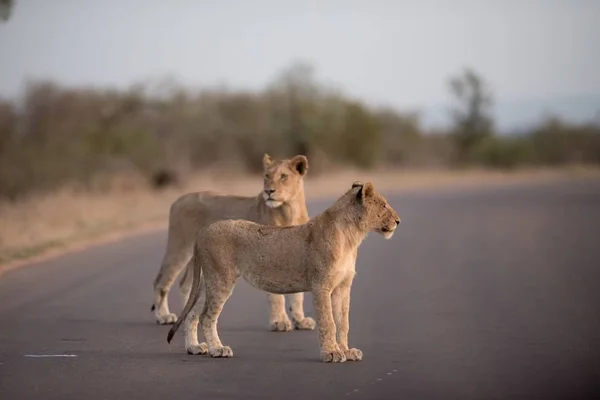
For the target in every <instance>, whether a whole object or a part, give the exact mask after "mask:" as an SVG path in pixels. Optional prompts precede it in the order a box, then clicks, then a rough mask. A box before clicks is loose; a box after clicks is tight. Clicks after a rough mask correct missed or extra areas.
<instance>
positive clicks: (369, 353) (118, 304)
mask: <svg viewBox="0 0 600 400" xmlns="http://www.w3.org/2000/svg"><path fill="white" fill-rule="evenodd" d="M384 194H385V195H386V196H387V197H388V200H389V201H390V203H391V204H392V206H393V207H394V208H395V209H396V210H397V211H398V213H399V214H400V216H401V218H402V223H401V224H400V226H399V229H398V230H397V232H396V234H395V235H394V237H393V238H392V239H391V240H389V241H387V240H385V239H384V238H383V237H382V236H379V235H377V234H371V235H370V236H369V237H368V239H367V240H366V241H365V242H364V243H363V245H362V247H361V248H360V250H359V256H358V263H357V271H358V274H357V277H356V279H355V281H354V285H353V288H352V302H351V312H350V344H351V346H353V347H358V348H360V349H361V350H363V352H364V360H363V361H362V362H346V363H343V364H324V363H321V362H320V361H319V349H318V341H317V333H316V331H312V332H301V331H294V332H289V333H274V332H270V331H268V329H267V327H268V308H267V306H268V304H267V296H266V294H265V293H263V292H260V291H258V290H256V289H253V288H252V287H250V286H249V285H247V284H246V283H245V282H243V281H242V280H240V281H239V283H238V285H237V287H236V289H235V291H234V294H233V296H232V297H231V298H230V300H229V302H228V303H227V304H226V305H225V308H224V311H223V313H222V315H221V318H220V320H219V329H220V335H221V339H222V340H223V342H224V343H225V344H227V345H230V346H231V347H232V348H233V350H234V355H235V357H234V358H232V359H211V358H210V357H207V356H191V355H188V354H186V353H185V351H184V348H183V330H180V331H178V332H177V335H176V336H175V338H174V339H173V342H172V343H171V344H170V345H169V344H167V341H166V336H167V332H168V330H169V326H160V325H157V324H155V323H154V320H153V315H152V313H151V312H150V305H151V302H152V280H153V278H154V276H155V274H156V272H157V270H158V267H159V264H160V261H161V257H162V253H163V251H164V247H165V242H166V231H160V232H155V233H150V234H145V235H140V236H136V237H131V238H127V239H124V240H122V241H120V242H118V243H112V244H106V245H102V246H98V247H94V248H91V249H87V250H84V251H80V252H76V253H71V254H66V255H63V256H61V257H59V258H55V259H52V260H49V261H45V262H42V263H38V264H34V265H30V266H25V267H21V268H18V269H15V270H13V271H9V272H7V273H6V274H4V275H3V276H2V277H1V278H0V399H2V400H12V399H15V400H19V399H44V400H49V399H89V400H95V399H165V400H171V399H173V400H174V399H177V400H183V399H237V398H248V399H325V398H328V399H337V398H340V399H342V398H343V399H346V398H350V399H511V400H512V399H543V400H548V399H587V398H590V399H591V398H596V399H598V398H600V181H599V180H585V181H572V182H562V183H545V184H537V185H523V184H519V185H512V186H506V187H495V188H490V187H487V188H472V189H461V190H455V189H446V190H441V189H440V190H427V191H419V192H412V193H405V194H393V193H385V192H384ZM308 195H309V198H310V193H309V194H308ZM331 202H332V200H327V201H318V202H309V212H310V214H311V216H312V215H315V214H316V213H318V212H321V211H322V210H324V209H325V208H326V207H327V206H328V205H329V204H331ZM311 301H312V296H311V295H310V294H306V296H305V308H306V313H307V315H310V316H313V317H314V313H313V311H312V304H311ZM170 303H171V307H172V309H174V310H175V312H179V311H180V310H181V308H182V306H181V301H180V297H179V293H178V290H177V288H175V289H174V290H173V291H172V293H171V295H170ZM64 354H72V355H76V357H45V358H40V357H29V356H32V355H33V356H35V355H64Z"/></svg>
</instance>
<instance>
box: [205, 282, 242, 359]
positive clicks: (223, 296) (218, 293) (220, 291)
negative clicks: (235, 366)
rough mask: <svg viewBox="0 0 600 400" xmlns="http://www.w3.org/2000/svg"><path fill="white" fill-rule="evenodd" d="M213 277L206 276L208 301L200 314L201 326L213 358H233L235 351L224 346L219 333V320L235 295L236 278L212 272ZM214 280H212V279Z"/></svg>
mask: <svg viewBox="0 0 600 400" xmlns="http://www.w3.org/2000/svg"><path fill="white" fill-rule="evenodd" d="M211 275H212V276H210V277H208V276H206V275H205V276H204V279H205V289H206V300H205V302H204V309H203V310H202V313H201V314H200V326H201V327H202V331H203V332H204V337H205V338H206V343H207V344H208V352H209V354H210V355H211V357H233V350H232V349H231V347H229V346H223V343H221V339H220V338H219V333H218V331H217V320H218V318H219V315H220V314H221V311H223V306H224V305H225V302H227V300H228V299H229V297H230V296H231V294H232V293H233V288H234V287H235V281H236V278H237V277H236V276H232V275H228V274H216V273H214V272H212V274H211ZM211 278H212V279H211Z"/></svg>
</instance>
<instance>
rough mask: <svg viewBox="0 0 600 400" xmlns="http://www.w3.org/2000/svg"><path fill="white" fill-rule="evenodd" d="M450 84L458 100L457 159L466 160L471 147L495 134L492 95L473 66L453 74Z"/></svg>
mask: <svg viewBox="0 0 600 400" xmlns="http://www.w3.org/2000/svg"><path fill="white" fill-rule="evenodd" d="M449 86H450V91H451V94H452V95H453V97H454V98H455V100H456V103H457V105H456V106H455V107H454V108H453V109H452V110H451V113H452V118H453V120H454V127H453V136H454V139H455V141H456V144H457V156H458V158H459V160H458V161H459V162H460V163H465V162H468V161H469V157H470V154H471V152H472V150H473V149H474V148H475V147H476V146H477V145H478V144H479V143H480V142H481V141H482V140H483V139H485V138H486V137H488V136H490V135H491V134H492V131H493V120H492V117H491V115H490V111H489V110H490V107H491V105H492V94H491V92H490V90H489V89H488V87H487V85H486V84H485V82H484V81H483V79H482V78H481V77H480V76H479V75H478V74H477V73H476V72H475V71H473V70H472V69H470V68H465V69H464V71H463V72H462V74H460V75H457V76H454V77H451V78H450V82H449Z"/></svg>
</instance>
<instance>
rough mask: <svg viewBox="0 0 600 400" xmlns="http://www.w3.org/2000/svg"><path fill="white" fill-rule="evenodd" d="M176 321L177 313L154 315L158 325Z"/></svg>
mask: <svg viewBox="0 0 600 400" xmlns="http://www.w3.org/2000/svg"><path fill="white" fill-rule="evenodd" d="M175 321H177V315H175V314H173V313H168V314H162V315H157V316H156V323H157V324H160V325H171V324H174V323H175Z"/></svg>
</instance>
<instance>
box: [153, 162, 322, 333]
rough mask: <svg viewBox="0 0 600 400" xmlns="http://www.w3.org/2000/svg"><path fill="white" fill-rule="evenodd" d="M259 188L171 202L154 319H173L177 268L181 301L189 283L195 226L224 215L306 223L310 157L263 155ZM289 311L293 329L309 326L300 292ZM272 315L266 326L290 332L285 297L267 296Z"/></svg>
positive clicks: (262, 221)
mask: <svg viewBox="0 0 600 400" xmlns="http://www.w3.org/2000/svg"><path fill="white" fill-rule="evenodd" d="M263 168H264V186H263V191H262V192H261V193H260V194H259V195H258V196H255V197H241V196H228V195H219V194H216V193H213V192H196V193H188V194H185V195H183V196H181V197H180V198H179V199H177V200H176V201H175V202H174V203H173V204H172V205H171V211H170V215H169V235H168V239H167V251H166V253H165V256H164V259H163V262H162V265H161V267H160V271H159V272H158V275H157V276H156V278H155V280H154V304H153V305H152V310H153V311H154V312H155V318H156V322H157V323H159V324H172V323H174V322H175V320H176V319H177V317H176V316H175V314H172V313H171V312H170V311H169V305H168V300H167V297H168V294H169V290H170V289H171V286H172V285H173V282H175V279H176V278H177V275H178V274H179V273H180V272H181V270H182V269H183V268H184V266H185V268H186V272H185V274H184V276H183V278H182V279H181V281H180V289H181V294H182V296H183V302H184V304H185V303H186V302H187V300H188V297H189V294H190V290H191V286H192V278H193V273H192V270H191V269H192V268H193V266H192V264H191V262H190V260H191V258H192V254H193V251H194V243H195V240H196V234H197V232H198V229H200V228H201V227H203V226H207V225H209V224H211V223H213V222H215V221H219V220H223V219H244V220H248V221H255V222H258V223H260V224H263V225H274V226H288V225H300V224H304V223H305V222H307V221H308V211H307V210H306V200H305V198H304V180H303V179H304V175H305V174H306V172H307V170H308V160H307V158H306V157H305V156H302V155H297V156H295V157H293V158H292V159H290V160H279V161H276V160H272V159H271V157H269V155H268V154H265V155H264V157H263ZM290 297H291V301H290V311H291V313H292V319H293V320H294V326H295V328H296V329H305V330H312V329H314V328H315V321H314V320H313V319H312V318H309V317H305V316H304V308H303V302H304V294H303V293H294V294H292V295H291V296H290ZM268 298H269V303H270V306H271V313H270V318H269V324H270V328H271V330H273V331H284V332H285V331H290V330H291V329H292V323H291V321H290V319H289V318H288V316H287V313H286V310H285V298H284V297H283V296H282V295H280V294H271V293H270V294H269V295H268Z"/></svg>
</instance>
